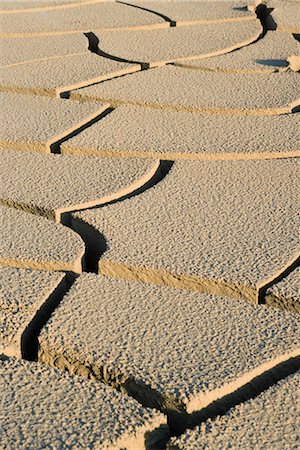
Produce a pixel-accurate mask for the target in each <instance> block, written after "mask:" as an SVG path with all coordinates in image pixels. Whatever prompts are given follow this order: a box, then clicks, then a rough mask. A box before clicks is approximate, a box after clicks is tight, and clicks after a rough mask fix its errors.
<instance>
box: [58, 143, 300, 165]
mask: <svg viewBox="0 0 300 450" xmlns="http://www.w3.org/2000/svg"><path fill="white" fill-rule="evenodd" d="M62 154H63V155H74V156H75V155H77V156H95V157H96V156H97V157H110V158H160V159H161V160H162V159H167V160H174V161H176V160H186V161H251V160H264V159H285V158H299V157H300V150H291V151H288V152H276V151H272V152H253V153H250V152H249V153H243V152H239V153H231V152H227V153H225V152H224V153H205V152H199V153H176V152H163V153H161V152H159V151H146V152H145V151H143V150H114V149H104V148H103V149H95V148H89V147H87V148H85V147H69V146H68V144H65V145H63V147H62Z"/></svg>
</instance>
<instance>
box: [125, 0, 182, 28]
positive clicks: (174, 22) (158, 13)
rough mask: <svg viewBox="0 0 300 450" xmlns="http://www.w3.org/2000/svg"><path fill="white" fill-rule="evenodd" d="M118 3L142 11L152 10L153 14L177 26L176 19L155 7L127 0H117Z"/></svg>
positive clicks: (172, 25)
mask: <svg viewBox="0 0 300 450" xmlns="http://www.w3.org/2000/svg"><path fill="white" fill-rule="evenodd" d="M116 3H119V4H121V5H126V6H130V7H132V8H137V9H141V10H142V11H147V12H150V13H151V14H155V15H156V16H158V17H160V18H161V19H163V20H164V21H165V22H168V23H169V24H170V27H176V21H175V20H172V19H171V18H170V17H168V16H166V15H165V14H162V13H160V12H158V11H155V10H154V9H149V8H145V7H143V6H138V5H133V4H131V3H126V2H123V1H120V0H116Z"/></svg>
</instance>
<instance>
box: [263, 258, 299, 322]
mask: <svg viewBox="0 0 300 450" xmlns="http://www.w3.org/2000/svg"><path fill="white" fill-rule="evenodd" d="M266 298H267V301H268V303H270V304H272V303H274V304H275V305H280V306H281V307H282V308H285V309H288V310H294V311H297V312H298V313H299V312H300V267H297V268H296V269H295V270H293V271H292V272H291V273H290V274H289V275H287V276H286V277H285V278H283V279H282V280H280V281H277V282H276V283H275V284H273V285H272V286H271V287H270V288H269V289H268V290H267V292H266Z"/></svg>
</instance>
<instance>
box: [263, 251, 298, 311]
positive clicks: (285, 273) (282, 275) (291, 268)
mask: <svg viewBox="0 0 300 450" xmlns="http://www.w3.org/2000/svg"><path fill="white" fill-rule="evenodd" d="M299 266H300V255H299V256H298V258H296V260H295V261H293V263H292V264H291V265H290V266H289V267H287V268H286V269H285V270H284V271H283V272H281V273H280V274H279V275H278V276H277V277H275V278H274V279H273V280H271V281H269V283H267V284H265V285H264V286H262V287H261V288H260V289H259V291H258V303H259V304H264V303H265V296H266V291H267V290H268V289H269V288H270V287H271V286H273V285H274V284H277V283H279V282H280V281H281V280H283V279H284V278H285V277H287V276H288V275H289V274H290V273H292V272H293V271H294V270H295V269H297V268H298V267H299Z"/></svg>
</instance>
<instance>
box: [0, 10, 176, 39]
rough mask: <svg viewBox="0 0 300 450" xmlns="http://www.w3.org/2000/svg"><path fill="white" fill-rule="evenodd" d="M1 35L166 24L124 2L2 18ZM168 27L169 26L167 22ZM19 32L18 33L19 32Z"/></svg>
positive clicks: (155, 16) (0, 17) (158, 18)
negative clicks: (123, 3) (63, 11)
mask: <svg viewBox="0 0 300 450" xmlns="http://www.w3.org/2000/svg"><path fill="white" fill-rule="evenodd" d="M0 19H1V22H0V24H1V25H0V26H1V33H2V35H5V34H7V33H11V34H19V33H47V32H50V33H54V32H61V31H64V32H66V31H83V30H85V31H90V30H91V29H93V28H104V29H107V28H123V27H132V26H143V25H153V24H157V23H160V24H164V23H165V21H164V20H163V19H162V18H160V17H158V16H157V15H154V14H151V13H148V12H146V11H143V10H141V9H137V8H129V7H128V6H126V5H122V4H121V3H114V2H108V3H105V2H102V3H98V4H86V5H85V4H84V3H83V4H82V6H81V7H79V8H74V9H68V10H66V12H65V13H62V12H61V11H59V10H58V11H56V10H50V11H47V13H46V14H45V12H43V11H41V12H34V13H30V12H28V13H26V12H25V13H24V14H22V15H18V14H13V15H5V16H0ZM166 25H167V23H166ZM16 30H17V32H16Z"/></svg>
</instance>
